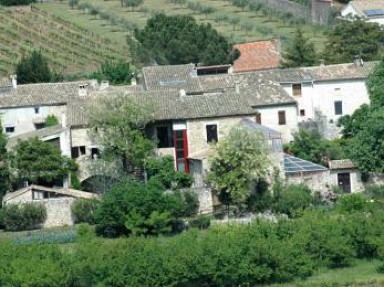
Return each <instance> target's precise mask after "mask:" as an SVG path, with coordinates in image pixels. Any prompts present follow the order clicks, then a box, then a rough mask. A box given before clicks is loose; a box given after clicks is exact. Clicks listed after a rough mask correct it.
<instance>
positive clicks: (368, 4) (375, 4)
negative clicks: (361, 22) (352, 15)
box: [349, 0, 384, 18]
mask: <svg viewBox="0 0 384 287" xmlns="http://www.w3.org/2000/svg"><path fill="white" fill-rule="evenodd" d="M349 5H351V6H352V7H353V8H354V9H355V11H356V13H357V14H358V15H359V16H360V17H363V18H371V17H369V16H367V15H366V14H365V13H364V10H373V9H384V0H357V1H356V0H354V1H351V2H349ZM374 18H377V16H375V17H374ZM380 18H383V15H381V16H380Z"/></svg>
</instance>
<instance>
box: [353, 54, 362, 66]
mask: <svg viewBox="0 0 384 287" xmlns="http://www.w3.org/2000/svg"><path fill="white" fill-rule="evenodd" d="M353 64H354V65H355V67H362V66H364V61H363V59H362V58H361V56H360V55H356V56H355V57H354V58H353Z"/></svg>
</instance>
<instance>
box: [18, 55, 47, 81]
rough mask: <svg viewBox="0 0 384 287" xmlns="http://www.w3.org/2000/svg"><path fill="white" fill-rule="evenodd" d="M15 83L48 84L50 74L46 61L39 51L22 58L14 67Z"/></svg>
mask: <svg viewBox="0 0 384 287" xmlns="http://www.w3.org/2000/svg"><path fill="white" fill-rule="evenodd" d="M16 74H17V81H18V83H20V84H29V83H48V82H51V80H52V72H51V69H50V68H49V66H48V62H47V59H46V58H45V57H44V56H43V54H42V53H41V51H39V52H38V51H35V50H34V51H32V53H31V54H30V55H29V56H28V57H23V58H22V59H21V60H20V62H18V64H17V66H16Z"/></svg>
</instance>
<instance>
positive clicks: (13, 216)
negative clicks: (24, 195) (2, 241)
mask: <svg viewBox="0 0 384 287" xmlns="http://www.w3.org/2000/svg"><path fill="white" fill-rule="evenodd" d="M46 218H47V211H46V209H45V206H43V205H41V204H36V203H24V204H20V205H18V204H9V205H6V206H4V207H3V221H4V226H5V229H6V230H9V231H19V230H30V229H34V228H39V227H41V225H42V224H43V223H44V221H45V220H46Z"/></svg>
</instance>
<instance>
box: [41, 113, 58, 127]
mask: <svg viewBox="0 0 384 287" xmlns="http://www.w3.org/2000/svg"><path fill="white" fill-rule="evenodd" d="M44 123H45V126H46V127H53V126H57V125H58V124H59V120H58V119H57V117H56V116H55V115H49V116H47V117H46V118H45V122H44Z"/></svg>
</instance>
